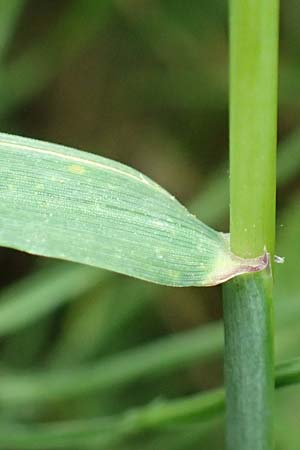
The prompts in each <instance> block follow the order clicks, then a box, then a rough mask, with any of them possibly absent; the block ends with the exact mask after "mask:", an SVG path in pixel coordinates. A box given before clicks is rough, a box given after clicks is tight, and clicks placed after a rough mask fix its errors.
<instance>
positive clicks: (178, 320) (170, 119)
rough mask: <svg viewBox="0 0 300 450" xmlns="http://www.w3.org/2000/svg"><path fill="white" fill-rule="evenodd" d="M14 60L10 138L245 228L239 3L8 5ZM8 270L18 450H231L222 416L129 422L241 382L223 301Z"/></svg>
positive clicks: (292, 264)
mask: <svg viewBox="0 0 300 450" xmlns="http://www.w3.org/2000/svg"><path fill="white" fill-rule="evenodd" d="M299 18H300V11H299V5H298V3H297V2H296V1H295V0H291V1H289V2H282V10H281V38H280V68H279V81H280V84H279V156H278V233H277V253H278V254H279V255H280V256H285V257H286V263H285V264H284V265H283V266H280V267H277V272H278V273H277V274H276V280H275V281H276V283H275V284H276V289H275V299H276V305H275V308H276V324H275V326H276V328H275V334H276V360H277V361H278V360H283V359H287V358H291V357H296V356H299V355H300V352H299V344H300V331H299V320H300V301H299V292H300V279H299V275H298V264H299V252H300V239H299V223H300V222H299V219H300V211H299V195H300V194H299V186H300V183H299V167H300V134H299V120H298V118H299V113H300V99H299V95H298V90H299V89H298V84H299V75H300V65H299V61H298V59H299V58H298V55H299V51H300V29H299ZM0 58H1V59H0V95H1V97H0V98H1V102H0V116H1V131H5V132H10V133H14V134H21V135H25V136H32V137H36V138H40V139H43V140H49V141H53V142H59V143H64V144H66V145H69V146H72V147H76V148H83V149H85V150H88V151H90V152H94V153H98V154H100V155H103V156H107V157H109V158H113V159H117V160H119V161H121V162H124V163H126V164H129V165H131V166H133V167H135V168H137V169H138V170H140V171H142V172H144V173H145V174H147V175H148V176H150V177H151V178H153V179H154V180H155V181H157V182H158V183H159V184H161V185H162V186H164V187H165V188H167V189H168V190H169V191H170V192H172V193H173V194H174V195H176V197H177V198H178V199H179V200H181V201H182V202H183V203H184V204H186V205H190V206H191V210H192V211H193V212H194V213H196V214H197V215H198V217H199V218H200V219H201V220H203V221H205V222H206V223H208V224H209V225H211V226H214V227H216V228H217V229H219V230H223V231H227V230H228V37H227V9H226V5H225V2H223V1H219V0H211V1H202V2H199V1H196V0H190V1H189V2H188V3H187V4H185V5H184V6H183V2H182V1H179V0H172V1H170V0H165V1H162V0H161V1H159V0H156V1H155V0H101V1H99V0H88V1H84V0H72V1H60V2H53V1H50V0H49V1H47V0H44V1H42V2H39V1H37V0H35V1H30V0H27V1H25V0H10V1H9V2H6V1H2V2H1V3H0ZM0 266H1V274H2V276H1V279H0V283H1V294H0V301H1V302H0V335H1V344H0V345H1V356H0V358H1V362H0V408H1V409H0V419H1V427H2V428H3V430H4V431H3V433H2V438H1V434H0V447H1V446H2V447H1V448H5V449H7V448H8V444H7V442H8V441H9V438H7V439H8V441H6V443H5V442H4V440H5V433H6V432H7V433H8V431H5V430H6V428H5V427H6V426H8V425H7V424H8V423H9V427H11V428H9V430H11V431H10V433H8V434H11V435H13V434H15V436H17V432H20V433H21V432H22V430H23V428H21V429H20V428H19V427H21V425H17V424H20V423H22V424H27V425H28V426H31V427H33V428H30V429H31V430H33V431H32V436H27V438H26V439H28V441H26V442H28V447H26V448H39V449H41V448H51V449H55V448H64V447H66V448H72V449H75V448H78V450H79V449H80V450H81V449H82V448H105V449H120V450H123V449H124V450H125V449H135V448H136V449H140V448H143V449H149V450H150V449H153V450H154V449H155V450H156V449H163V450H181V449H184V450H186V449H191V450H193V449H196V448H197V449H199V448H203V449H207V448H210V449H221V448H222V445H223V416H222V414H221V413H220V414H219V415H218V416H217V417H215V418H214V419H213V420H208V419H209V417H208V416H209V414H207V420H206V421H203V422H201V426H200V425H199V423H197V420H194V419H195V418H193V417H191V418H190V420H188V421H185V422H182V421H180V422H177V423H176V422H175V423H174V421H172V423H170V424H169V425H168V421H166V422H167V425H166V424H165V425H164V426H162V425H161V426H160V423H159V420H158V425H155V426H150V427H148V428H149V429H148V430H145V429H146V428H147V427H144V426H142V425H143V419H141V418H139V421H140V422H137V421H135V420H134V417H135V416H134V412H130V413H127V415H125V416H118V414H123V413H124V412H125V411H126V410H130V411H135V408H137V407H139V406H143V405H145V404H148V403H150V404H151V405H152V406H153V407H155V405H159V404H160V402H163V401H164V399H173V398H178V397H183V396H187V395H189V394H194V393H198V392H202V391H205V390H207V389H210V388H214V387H217V386H220V385H222V384H223V374H222V347H223V345H222V329H221V326H220V320H221V317H222V311H221V300H220V293H221V292H220V289H219V288H218V287H216V288H209V289H199V288H195V289H194V288H185V289H177V288H166V287H157V286H152V285H150V284H147V283H143V282H141V281H136V280H132V279H129V278H127V277H125V276H121V275H116V274H111V273H108V272H105V271H100V270H96V269H91V268H88V267H81V266H79V265H74V264H68V263H64V262H59V261H47V260H45V259H42V258H37V257H33V256H29V255H26V254H22V253H20V252H15V251H13V250H7V249H3V248H2V249H0ZM175 335H176V336H177V337H176V336H175ZM40 371H42V374H40ZM43 374H44V375H43ZM45 374H46V376H48V378H45ZM49 377H50V378H49ZM254 395H255V393H254ZM299 401H300V387H299V386H291V387H289V388H285V389H282V390H280V391H279V392H277V393H276V439H277V447H276V448H277V449H278V450H279V449H287V448H288V449H289V450H293V449H295V450H296V449H299V446H300V434H299V432H298V427H299V421H300V412H299ZM112 415H116V416H114V417H118V418H120V419H118V420H116V421H114V420H112V421H108V422H107V420H108V419H107V417H108V416H112ZM102 416H103V417H105V418H106V419H103V420H102V421H101V417H102ZM195 416H197V414H195ZM95 417H97V419H95V422H93V420H88V419H91V418H95ZM147 417H148V416H147V415H144V422H145V423H147V420H148V422H151V420H150V419H149V417H148V418H147ZM99 418H100V419H99ZM77 419H81V420H83V419H84V420H85V419H87V422H84V423H83V422H80V423H79V422H75V423H74V425H73V428H72V426H71V425H72V424H70V422H68V424H69V425H68V426H69V427H71V428H70V430H71V431H70V432H69V434H68V438H67V439H64V438H60V440H59V439H58V441H57V442H56V441H55V439H56V438H55V435H56V433H57V432H61V433H62V434H63V432H64V430H66V426H65V428H62V429H59V426H57V425H53V429H52V431H51V430H50V431H51V433H52V436H53V442H51V439H50V438H49V434H48V435H47V438H44V437H43V434H42V431H40V430H39V429H38V428H35V427H37V424H38V423H42V422H55V424H56V423H57V422H65V421H71V420H77ZM196 419H197V417H196ZM12 423H13V424H14V425H12ZM80 424H81V425H82V427H83V431H82V433H81V436H80V438H78V437H75V438H74V440H73V441H72V440H71V441H70V434H71V435H72V433H73V434H74V433H75V431H76V432H78V430H79V431H80ZM85 424H88V428H87V426H86V425H85ZM139 424H140V425H139ZM22 426H24V425H22ZM140 429H144V431H142V432H140V431H139V432H137V431H136V430H140ZM59 430H60V431H59ZM95 430H96V431H95ZM99 430H102V431H101V433H100V435H99ZM97 432H98V435H97ZM39 433H41V434H40V435H39ZM51 433H50V434H51ZM3 436H4V437H3ZM1 439H2V442H1ZM20 439H21V438H20ZM22 439H23V441H22V440H21V441H20V443H19V447H18V446H17V443H16V442H14V443H13V444H10V445H11V446H10V447H9V448H22V449H24V437H23V438H22ZM43 439H44V441H43ZM68 439H69V441H68ZM41 442H42V443H43V442H44V443H43V445H44V447H42V444H41ZM70 442H71V443H70ZM34 445H36V447H34ZM47 446H48V447H47ZM67 446H68V447H67ZM76 446H77V447H76Z"/></svg>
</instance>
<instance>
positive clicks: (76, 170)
mask: <svg viewBox="0 0 300 450" xmlns="http://www.w3.org/2000/svg"><path fill="white" fill-rule="evenodd" d="M68 169H69V171H70V172H72V173H76V174H77V175H82V174H83V173H84V172H85V168H84V167H82V166H78V165H76V164H72V165H71V166H69V167H68Z"/></svg>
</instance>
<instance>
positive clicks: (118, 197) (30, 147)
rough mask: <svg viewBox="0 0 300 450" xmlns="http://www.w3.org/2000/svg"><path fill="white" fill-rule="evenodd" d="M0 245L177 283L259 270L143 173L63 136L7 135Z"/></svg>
mask: <svg viewBox="0 0 300 450" xmlns="http://www.w3.org/2000/svg"><path fill="white" fill-rule="evenodd" d="M0 175H1V177H0V245H2V246H8V247H13V248H16V249H19V250H22V251H26V252H28V253H33V254H38V255H42V256H48V257H54V258H60V259H66V260H70V261H74V262H79V263H84V264H88V265H92V266H96V267H101V268H105V269H109V270H113V271H116V272H120V273H124V274H126V275H130V276H134V277H136V278H140V279H143V280H147V281H152V282H154V283H159V284H164V285H170V286H192V285H193V286H205V285H206V286H207V285H214V284H218V283H220V282H223V281H224V280H227V279H229V278H231V277H233V276H235V275H236V274H239V273H244V272H247V271H256V270H260V269H262V268H264V267H265V266H266V264H267V262H266V260H265V259H264V258H259V259H254V260H251V261H250V260H249V261H247V260H240V259H239V258H236V257H234V256H233V255H232V254H231V253H230V251H229V242H228V241H227V240H226V239H225V238H224V236H223V234H222V233H218V232H216V231H215V230H213V229H212V228H209V227H208V226H206V225H205V224H203V223H202V222H200V221H199V220H198V219H196V217H194V216H193V215H191V214H190V213H189V212H188V211H187V210H186V208H185V207H184V206H182V205H181V204H180V203H179V202H178V201H177V200H176V199H175V198H174V197H173V196H171V195H170V194H169V193H168V192H167V191H165V190H164V189H163V188H161V187H160V186H159V185H158V184H156V183H155V182H153V181H152V180H150V179H149V178H147V177H146V176H144V175H143V174H141V173H140V172H138V171H136V170H134V169H132V168H129V167H127V166H125V165H122V164H120V163H118V162H115V161H112V160H109V159H106V158H102V157H100V156H97V155H91V154H88V153H85V152H81V151H79V150H75V149H72V148H68V147H64V146H61V145H57V144H50V143H47V142H42V141H37V140H33V139H28V138H21V137H18V136H11V135H7V134H0Z"/></svg>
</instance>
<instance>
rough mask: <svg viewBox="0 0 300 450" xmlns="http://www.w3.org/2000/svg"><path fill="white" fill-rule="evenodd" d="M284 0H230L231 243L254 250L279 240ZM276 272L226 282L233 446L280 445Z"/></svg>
mask: <svg viewBox="0 0 300 450" xmlns="http://www.w3.org/2000/svg"><path fill="white" fill-rule="evenodd" d="M277 47H278V0H244V1H242V2H241V1H239V0H231V1H230V233H231V249H232V251H233V252H234V253H236V254H237V255H239V256H241V257H245V258H247V257H255V256H258V255H260V254H262V253H263V251H264V249H265V248H266V249H267V251H268V252H269V254H270V258H273V254H274V245H275V196H276V189H275V188H276V130H277V120H276V115H277ZM272 287H273V279H272V273H271V267H270V268H269V270H267V271H265V272H264V273H258V274H253V275H245V276H241V277H239V278H237V279H234V280H233V281H231V282H228V283H227V284H226V285H225V286H224V290H223V293H224V327H225V384H226V409H227V413H226V417H227V418H226V440H227V448H228V450H253V449H256V450H271V449H272V448H273V445H274V444H273V441H274V439H273V393H274V361H273V359H274V356H273V304H272Z"/></svg>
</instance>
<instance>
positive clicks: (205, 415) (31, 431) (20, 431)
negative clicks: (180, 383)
mask: <svg viewBox="0 0 300 450" xmlns="http://www.w3.org/2000/svg"><path fill="white" fill-rule="evenodd" d="M299 382H300V359H295V360H293V361H287V362H286V363H283V364H280V365H279V366H278V367H277V369H276V387H277V388H279V387H282V386H287V385H292V384H295V383H299ZM224 400H225V398H224V390H223V389H222V388H219V389H215V390H212V391H209V392H206V393H204V394H203V393H202V394H197V395H194V396H190V397H186V398H182V399H175V400H169V401H155V402H153V403H152V404H150V405H147V406H143V407H140V408H137V409H133V410H129V411H126V412H125V413H123V414H120V415H116V416H111V417H102V418H93V419H83V420H76V421H69V422H60V423H52V424H40V425H31V426H25V425H20V424H5V425H4V424H2V425H1V434H0V448H3V449H5V450H9V449H22V450H25V449H39V450H42V449H58V448H74V446H75V447H77V446H78V445H87V446H89V445H91V446H93V445H97V448H98V449H99V448H107V447H108V446H109V445H110V444H112V443H113V444H115V443H117V442H120V441H122V440H123V439H124V438H127V437H128V436H130V435H134V434H137V433H140V432H144V431H147V430H155V429H160V428H161V427H164V426H170V425H173V426H178V425H179V424H181V425H182V424H187V423H191V422H193V421H194V420H197V423H199V422H201V421H205V420H207V419H210V418H212V417H214V416H216V415H218V414H220V413H221V412H223V410H224Z"/></svg>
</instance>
